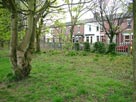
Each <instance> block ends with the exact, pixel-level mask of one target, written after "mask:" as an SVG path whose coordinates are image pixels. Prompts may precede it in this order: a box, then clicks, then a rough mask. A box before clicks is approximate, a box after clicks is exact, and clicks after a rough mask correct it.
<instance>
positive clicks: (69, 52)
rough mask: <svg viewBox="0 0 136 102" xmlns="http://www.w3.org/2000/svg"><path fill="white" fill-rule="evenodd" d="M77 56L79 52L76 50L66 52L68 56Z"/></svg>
mask: <svg viewBox="0 0 136 102" xmlns="http://www.w3.org/2000/svg"><path fill="white" fill-rule="evenodd" d="M77 55H78V52H77V51H74V50H71V51H67V52H66V56H77Z"/></svg>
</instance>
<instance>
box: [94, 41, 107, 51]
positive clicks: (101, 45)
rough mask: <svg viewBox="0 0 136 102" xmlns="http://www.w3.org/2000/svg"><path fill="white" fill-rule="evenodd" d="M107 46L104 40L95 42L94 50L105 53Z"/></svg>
mask: <svg viewBox="0 0 136 102" xmlns="http://www.w3.org/2000/svg"><path fill="white" fill-rule="evenodd" d="M105 51H106V47H105V44H104V43H103V42H95V43H94V52H98V53H105Z"/></svg>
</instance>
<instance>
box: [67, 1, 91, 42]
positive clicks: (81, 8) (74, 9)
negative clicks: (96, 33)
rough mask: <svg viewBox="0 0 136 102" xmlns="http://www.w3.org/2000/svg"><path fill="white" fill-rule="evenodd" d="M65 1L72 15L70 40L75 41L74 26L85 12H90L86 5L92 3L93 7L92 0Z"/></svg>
mask: <svg viewBox="0 0 136 102" xmlns="http://www.w3.org/2000/svg"><path fill="white" fill-rule="evenodd" d="M65 3H66V4H67V7H68V13H69V15H70V22H71V27H70V41H71V42H73V32H74V27H75V25H76V24H77V22H78V20H79V18H81V17H82V16H83V15H84V14H85V13H87V12H88V10H87V9H86V5H87V4H90V5H91V8H93V6H92V3H91V1H89V0H77V1H74V0H65Z"/></svg>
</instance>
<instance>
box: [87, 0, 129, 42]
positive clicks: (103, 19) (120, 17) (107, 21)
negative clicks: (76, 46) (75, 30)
mask: <svg viewBox="0 0 136 102" xmlns="http://www.w3.org/2000/svg"><path fill="white" fill-rule="evenodd" d="M93 2H94V5H95V7H96V9H90V8H89V7H88V8H89V9H90V10H91V11H92V13H93V14H94V18H95V19H96V21H97V22H98V23H99V24H100V25H101V27H102V28H103V30H104V32H105V34H106V35H107V36H108V38H109V43H112V42H113V38H114V36H115V35H118V34H119V33H121V32H123V31H124V30H125V29H126V28H123V29H122V28H121V25H122V23H123V22H124V19H125V18H127V17H129V16H130V14H129V13H128V9H127V8H126V6H124V5H123V3H122V2H120V0H109V1H106V0H93Z"/></svg>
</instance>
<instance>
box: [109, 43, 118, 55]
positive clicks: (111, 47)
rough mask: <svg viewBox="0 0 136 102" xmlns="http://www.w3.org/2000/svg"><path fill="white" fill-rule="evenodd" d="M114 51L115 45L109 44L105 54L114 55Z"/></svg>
mask: <svg viewBox="0 0 136 102" xmlns="http://www.w3.org/2000/svg"><path fill="white" fill-rule="evenodd" d="M115 49H116V44H115V43H110V44H109V48H108V52H107V53H112V54H115V53H116V51H115Z"/></svg>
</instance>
